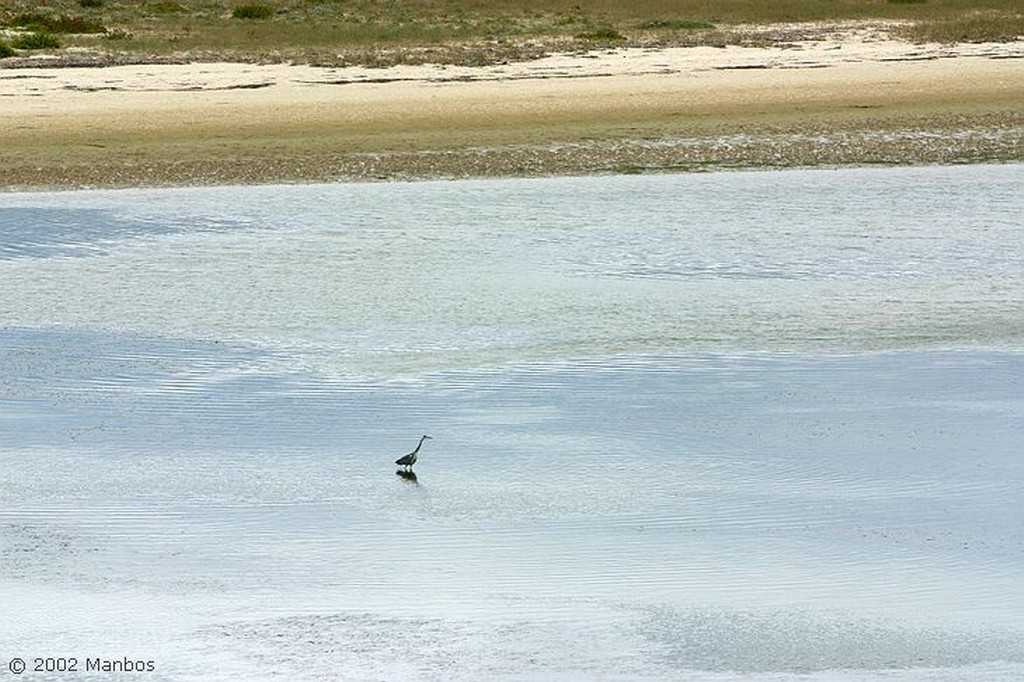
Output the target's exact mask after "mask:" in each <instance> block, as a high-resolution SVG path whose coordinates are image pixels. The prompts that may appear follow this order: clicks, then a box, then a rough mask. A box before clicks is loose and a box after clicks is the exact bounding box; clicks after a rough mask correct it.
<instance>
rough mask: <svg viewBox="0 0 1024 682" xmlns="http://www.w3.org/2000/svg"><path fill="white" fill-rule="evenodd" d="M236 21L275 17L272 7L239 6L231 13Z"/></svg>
mask: <svg viewBox="0 0 1024 682" xmlns="http://www.w3.org/2000/svg"><path fill="white" fill-rule="evenodd" d="M231 16H232V17H234V18H235V19H269V18H270V17H272V16H274V8H273V7H271V6H270V5H239V6H238V7H236V8H235V9H234V11H232V12H231Z"/></svg>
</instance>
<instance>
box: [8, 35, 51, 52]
mask: <svg viewBox="0 0 1024 682" xmlns="http://www.w3.org/2000/svg"><path fill="white" fill-rule="evenodd" d="M13 45H14V47H16V48H18V49H19V50H50V49H54V48H58V47H60V41H59V40H57V36H55V35H51V34H49V33H27V34H25V35H23V36H21V37H20V38H18V39H17V40H15V41H14V43H13Z"/></svg>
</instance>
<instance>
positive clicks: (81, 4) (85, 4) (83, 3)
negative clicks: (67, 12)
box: [78, 0, 103, 9]
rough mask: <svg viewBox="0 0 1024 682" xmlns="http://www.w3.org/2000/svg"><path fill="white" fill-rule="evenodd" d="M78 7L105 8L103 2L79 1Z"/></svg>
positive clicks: (92, 0)
mask: <svg viewBox="0 0 1024 682" xmlns="http://www.w3.org/2000/svg"><path fill="white" fill-rule="evenodd" d="M78 6H79V7H83V8H85V9H95V8H97V7H103V0H78Z"/></svg>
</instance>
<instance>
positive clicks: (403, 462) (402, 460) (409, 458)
mask: <svg viewBox="0 0 1024 682" xmlns="http://www.w3.org/2000/svg"><path fill="white" fill-rule="evenodd" d="M425 440H431V438H430V436H423V437H422V438H420V442H419V445H417V446H416V449H415V450H413V451H412V452H410V453H409V454H408V455H405V456H403V457H399V458H398V459H396V460H395V464H397V465H398V466H403V467H405V468H406V469H412V465H413V464H415V463H416V457H417V456H418V455H419V453H420V448H421V447H423V441H425Z"/></svg>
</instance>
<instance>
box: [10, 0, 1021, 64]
mask: <svg viewBox="0 0 1024 682" xmlns="http://www.w3.org/2000/svg"><path fill="white" fill-rule="evenodd" d="M243 1H244V0H243ZM848 20H878V21H888V22H899V23H898V24H894V28H893V29H892V30H893V31H898V32H899V35H900V36H901V37H904V38H907V39H910V40H915V41H940V42H957V41H984V40H994V41H1010V40H1017V39H1019V38H1020V37H1021V36H1024V9H1022V6H1021V4H1020V0H829V1H828V2H824V1H822V0H773V1H772V2H764V1H763V0H730V1H729V2H711V0H631V1H630V2H623V1H622V0H264V1H259V2H254V3H249V2H245V3H244V4H237V5H236V4H234V3H233V2H229V1H228V0H48V1H47V2H46V3H45V4H44V3H39V2H36V1H34V0H0V27H7V28H9V29H15V30H16V31H31V32H35V33H46V34H50V35H54V34H59V35H61V36H62V39H61V43H62V44H64V45H65V46H74V47H88V48H92V49H94V50H96V51H100V52H103V51H109V50H113V49H115V47H116V50H117V51H118V52H125V51H130V52H133V53H137V54H147V55H170V54H183V55H191V56H200V57H204V56H205V57H221V58H237V59H247V60H294V61H304V62H310V63H325V64H326V63H334V64H344V63H351V62H361V63H367V64H381V65H383V64H387V63H394V62H397V61H405V62H410V61H414V62H415V61H425V60H432V61H448V62H465V63H482V62H487V61H501V60H505V59H519V58H529V57H534V56H537V55H538V54H543V53H544V52H545V51H549V50H572V49H577V48H590V47H593V46H594V45H599V44H616V45H621V44H637V45H728V44H769V43H771V42H786V41H790V40H793V39H795V38H798V37H800V36H802V35H806V34H807V32H806V30H804V29H801V27H800V26H799V25H800V24H801V23H806V22H839V21H848ZM767 24H787V25H793V24H796V25H797V26H796V27H793V26H788V27H787V28H786V29H785V30H776V29H772V30H765V29H764V28H757V27H764V26H765V25H767ZM129 37H130V38H131V40H127V39H126V38H129ZM101 38H110V39H113V42H112V40H103V39H101ZM11 40H13V38H11Z"/></svg>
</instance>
